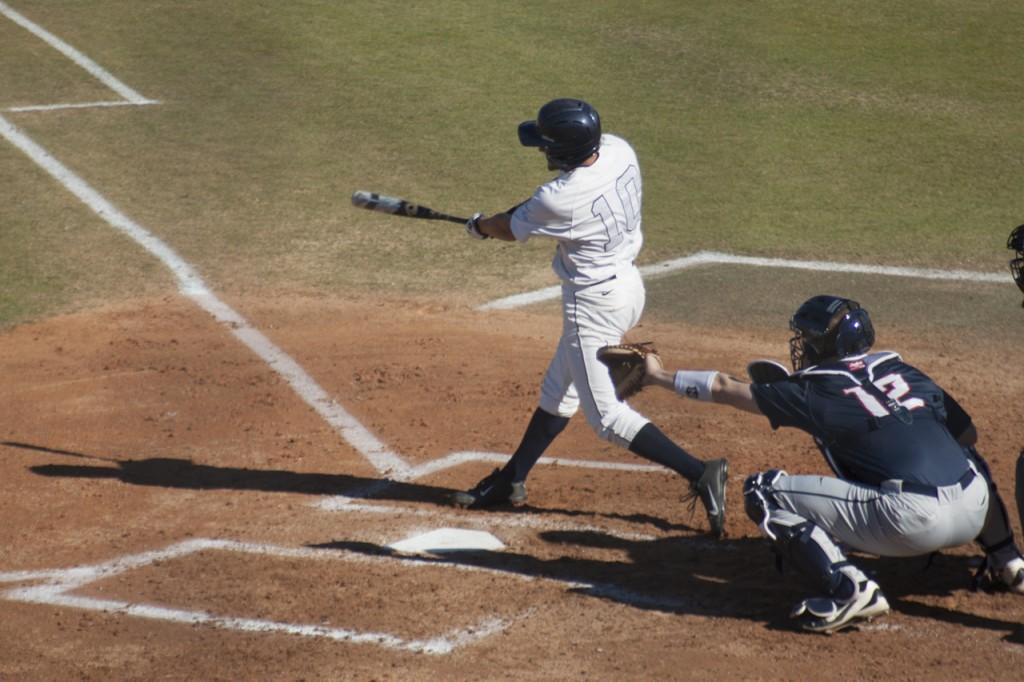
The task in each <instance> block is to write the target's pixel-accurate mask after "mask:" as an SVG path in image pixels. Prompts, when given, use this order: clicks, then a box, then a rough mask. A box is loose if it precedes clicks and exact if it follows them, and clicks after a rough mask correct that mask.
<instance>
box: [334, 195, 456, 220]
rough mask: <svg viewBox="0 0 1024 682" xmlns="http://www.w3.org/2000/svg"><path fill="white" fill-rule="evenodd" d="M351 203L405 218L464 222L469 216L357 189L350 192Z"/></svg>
mask: <svg viewBox="0 0 1024 682" xmlns="http://www.w3.org/2000/svg"><path fill="white" fill-rule="evenodd" d="M352 205H353V206H358V207H359V208H365V209H367V210H369V211H380V212H381V213H390V214H391V215H399V216H405V217H407V218H420V219H422V220H448V221H450V222H453V223H463V224H464V223H466V221H468V220H469V218H460V217H459V216H454V215H449V214H447V213H441V212H440V211H435V210H434V209H432V208H427V207H426V206H420V205H419V204H414V203H411V202H409V201H406V200H405V199H399V198H398V197H389V196H387V195H386V194H377V193H376V192H366V191H364V190H358V191H356V192H353V193H352Z"/></svg>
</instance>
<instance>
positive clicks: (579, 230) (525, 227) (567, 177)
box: [512, 134, 643, 286]
mask: <svg viewBox="0 0 1024 682" xmlns="http://www.w3.org/2000/svg"><path fill="white" fill-rule="evenodd" d="M642 196H643V189H642V184H641V181H640V164H639V163H638V162H637V158H636V153H635V152H634V151H633V148H632V147H631V146H630V145H629V143H628V142H626V141H625V140H623V139H622V138H620V137H616V136H615V135H608V134H605V135H602V136H601V147H600V153H599V155H598V158H597V161H596V162H595V163H593V164H592V165H590V166H580V167H578V168H574V169H573V170H571V171H568V172H565V173H562V174H561V175H559V176H558V177H556V178H554V179H552V180H551V181H549V182H546V183H544V184H543V185H541V186H540V187H538V188H537V191H536V192H534V194H533V196H532V197H530V199H529V200H528V201H527V202H526V203H524V204H523V205H522V206H520V207H519V208H518V209H517V210H516V211H515V213H513V214H512V234H513V236H515V238H516V239H517V240H518V241H521V242H525V241H527V240H528V239H529V238H530V237H532V236H534V235H539V236H545V237H552V238H554V239H556V240H558V247H557V249H556V250H555V257H554V260H553V261H552V263H551V267H552V268H553V269H554V271H555V274H556V275H558V277H559V278H560V279H561V280H562V281H563V282H567V283H570V284H574V285H577V286H586V285H588V284H593V283H596V282H601V281H603V280H607V279H608V278H610V277H613V276H614V275H616V274H617V273H618V272H619V271H620V270H621V269H622V267H623V266H628V265H629V264H631V263H632V262H633V260H634V259H635V258H636V256H637V254H638V253H640V247H641V246H642V245H643V234H642V232H641V230H640V222H641V219H640V206H641V199H642Z"/></svg>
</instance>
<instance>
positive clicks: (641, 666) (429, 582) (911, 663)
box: [0, 297, 1024, 680]
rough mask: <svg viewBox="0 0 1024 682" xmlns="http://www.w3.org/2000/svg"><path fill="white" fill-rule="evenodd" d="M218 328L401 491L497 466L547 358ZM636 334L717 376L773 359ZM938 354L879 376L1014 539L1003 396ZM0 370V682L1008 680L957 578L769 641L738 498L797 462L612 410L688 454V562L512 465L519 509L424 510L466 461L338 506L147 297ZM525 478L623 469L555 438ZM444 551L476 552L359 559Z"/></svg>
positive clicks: (309, 423) (306, 318)
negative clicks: (986, 466)
mask: <svg viewBox="0 0 1024 682" xmlns="http://www.w3.org/2000/svg"><path fill="white" fill-rule="evenodd" d="M239 309H242V310H246V311H247V315H248V317H249V319H250V320H251V322H252V323H253V324H254V325H255V326H256V327H258V328H260V329H262V330H264V331H265V333H266V334H267V336H268V337H269V338H271V339H272V340H273V342H274V343H276V344H278V345H280V346H281V347H282V348H285V349H287V350H288V352H289V353H291V354H292V355H293V357H294V358H295V359H296V361H298V362H299V363H300V364H301V365H302V366H303V367H305V368H306V370H307V371H308V372H309V374H310V375H311V376H313V377H315V378H316V379H317V381H318V382H319V383H320V384H321V385H322V386H323V388H324V389H325V390H326V391H327V393H328V394H330V395H331V396H333V397H335V399H337V400H338V401H339V402H340V403H341V404H342V405H343V406H344V407H345V409H347V410H348V411H349V412H350V413H351V414H352V415H353V416H354V417H355V418H356V419H358V420H359V421H360V422H361V423H362V424H363V425H365V427H366V428H367V429H369V431H370V432H372V433H373V434H375V435H376V436H377V437H378V438H379V439H381V441H382V442H384V443H385V444H386V446H387V447H388V448H391V450H392V451H394V452H396V453H399V454H400V455H401V457H402V458H404V459H405V460H406V461H407V462H409V463H410V464H411V465H422V464H424V463H427V462H430V461H432V460H438V459H439V458H443V457H445V456H447V455H449V454H451V453H456V452H469V453H507V452H509V451H510V450H511V449H512V448H513V447H514V445H515V442H516V441H517V439H518V437H519V435H520V430H521V428H522V427H523V424H524V420H525V419H526V418H527V417H528V415H529V414H530V413H531V412H532V410H533V408H534V404H535V397H536V386H537V383H538V381H539V379H540V376H541V374H542V372H543V370H544V367H545V364H546V362H547V358H548V353H549V352H550V349H551V348H552V347H553V345H554V343H555V342H556V337H555V333H556V331H557V329H558V328H559V321H558V319H557V318H556V317H553V316H552V315H551V314H549V313H545V312H537V311H534V312H502V313H480V312H474V311H472V310H469V309H466V308H460V307H448V306H442V305H439V304H429V305H428V304H418V303H413V302H408V301H404V302H402V301H399V302H395V301H389V302H383V301H355V302H338V301H330V300H324V299H322V298H319V299H294V298H293V299H270V300H260V301H243V302H240V305H239ZM481 330H482V331H481ZM643 334H644V336H645V337H650V338H656V339H658V340H659V345H660V346H661V347H662V348H663V349H664V352H665V353H666V355H668V356H669V357H673V358H687V364H690V365H691V366H695V367H712V366H714V367H721V368H723V369H728V370H731V371H736V372H738V371H740V370H741V369H742V367H743V365H744V364H745V362H746V360H747V359H749V358H751V357H756V356H759V355H761V354H763V353H762V352H763V349H764V348H765V347H766V344H769V343H777V341H778V340H777V339H768V338H765V337H764V336H763V333H761V332H754V331H750V330H741V329H737V330H725V331H711V330H701V329H695V328H691V329H685V330H684V329H681V328H679V327H675V326H672V325H667V324H666V325H645V327H644V329H643ZM886 340H887V341H888V342H890V343H891V344H892V345H893V346H894V347H899V341H900V340H899V339H896V338H892V337H889V338H887V339H886ZM908 343H909V341H908ZM968 343H969V341H968V340H965V339H962V338H958V339H955V340H954V341H952V342H951V343H949V344H946V345H944V346H943V347H942V348H941V349H938V350H928V349H927V348H924V347H921V345H920V344H919V345H913V344H911V345H909V346H908V347H903V348H901V350H905V352H906V355H907V357H908V359H910V360H911V361H913V362H916V363H917V364H919V365H921V366H922V367H924V368H926V369H927V370H929V371H930V373H931V374H932V375H933V376H935V377H936V378H937V379H939V380H940V381H943V382H946V383H948V384H949V386H950V388H951V389H952V388H954V387H955V389H954V392H955V393H956V394H957V395H958V397H960V398H962V402H964V403H965V405H966V406H967V407H968V409H969V410H970V411H971V412H972V414H973V416H974V417H975V421H976V422H977V424H978V426H979V430H980V431H981V434H982V441H981V444H982V451H983V453H984V454H986V456H987V457H988V458H989V460H990V463H991V465H992V467H993V469H994V472H995V475H996V477H997V480H998V481H1000V482H1001V483H1002V489H1003V491H1004V492H1005V493H1006V494H1007V495H1008V496H1009V498H1010V499H1008V500H1007V501H1008V503H1009V504H1010V505H1011V508H1012V511H1013V510H1015V508H1014V507H1013V501H1012V492H1011V491H1012V466H1013V462H1014V456H1015V452H1016V450H1017V449H1018V447H1019V445H1020V444H1022V443H1024V432H1022V426H1021V424H1020V423H1019V421H1020V420H1019V419H1018V420H1017V423H1014V424H1010V425H1007V424H1004V423H1003V422H1004V421H1005V418H1006V410H1005V409H1004V408H1003V407H1002V406H1004V405H1008V404H1012V403H1013V402H1014V401H1015V400H1019V392H1018V393H1017V394H1016V395H1015V394H1014V391H1019V383H1013V382H1011V383H1007V382H1006V381H1005V380H1004V379H1003V377H1002V370H1001V367H1000V364H999V362H998V358H1000V357H1001V356H1002V355H1001V354H1002V353H1005V352H1007V350H1008V349H1006V348H983V349H981V351H980V352H979V351H978V349H977V348H973V351H974V352H973V353H968V352H967V351H968V350H969V349H968V347H967V345H968ZM968 358H969V359H968ZM0 367H2V368H3V372H4V384H5V386H4V390H3V392H2V393H0V414H2V415H3V418H2V424H0V441H2V442H0V472H2V475H0V490H2V493H3V500H4V506H3V520H4V523H3V526H2V529H0V538H2V543H0V544H2V546H3V548H4V552H3V555H2V562H0V597H2V613H3V616H2V618H0V622H2V624H3V637H2V638H0V679H32V680H35V679H39V680H43V679H55V678H58V677H60V678H63V679H97V680H98V679H186V678H188V679H225V680H227V679H232V680H235V679H287V680H297V679H359V680H369V679H392V680H409V679H467V680H468V679H610V680H611V679H615V680H618V679H711V678H716V679H721V678H724V679H739V678H744V679H769V678H770V679H798V678H808V679H862V678H875V677H880V676H883V675H884V676H886V677H890V678H893V679H921V678H928V679H1013V678H1015V677H1016V676H1017V675H1018V672H1017V671H1018V670H1019V669H1020V667H1021V666H1022V664H1024V631H1022V626H1021V623H1022V621H1024V599H1022V598H1020V597H1015V596H1011V595H1008V594H985V593H972V592H970V591H969V589H968V585H969V577H970V573H971V568H970V565H969V564H970V559H971V557H974V556H977V552H976V550H975V549H974V548H971V547H965V548H961V549H959V550H956V551H950V552H946V553H943V554H942V555H941V556H937V557H935V558H934V559H933V561H932V562H931V565H930V566H929V567H927V568H926V561H925V559H923V558H922V559H913V560H901V561H895V560H878V559H876V558H871V557H861V558H860V560H861V561H862V564H863V565H864V566H865V567H866V568H867V569H869V570H871V571H874V572H876V573H877V577H878V580H879V581H880V582H881V584H882V586H883V588H884V589H885V590H886V593H887V595H888V597H889V599H890V601H891V602H892V604H893V608H894V610H893V613H892V614H890V615H889V616H887V617H885V618H883V619H880V620H878V621H876V622H875V623H873V624H871V625H869V626H866V627H864V628H862V629H860V630H859V631H852V632H848V633H842V634H839V635H836V636H832V637H825V636H812V635H806V634H802V633H798V632H795V631H793V630H792V628H791V627H790V626H789V624H788V623H787V618H786V613H787V609H788V607H789V606H790V605H791V603H792V602H793V601H795V600H796V599H798V598H799V597H800V596H802V593H801V591H800V590H799V588H798V586H797V585H796V581H795V580H792V579H788V578H787V577H784V576H779V575H777V573H776V571H775V568H774V566H773V562H772V560H771V555H770V554H769V551H768V549H767V546H766V545H765V544H764V542H763V541H762V540H761V539H760V538H759V537H758V536H757V534H756V529H755V528H754V527H753V525H752V524H751V523H750V522H749V521H748V520H747V519H746V517H745V516H744V514H743V513H742V509H741V507H740V506H739V504H738V500H739V486H740V484H741V481H742V478H743V477H744V476H745V475H746V474H747V473H750V472H752V471H755V470H757V469H759V468H765V467H767V466H769V465H771V466H782V467H784V468H786V469H788V470H790V471H791V472H792V471H800V472H813V471H821V472H824V468H823V467H824V464H823V463H822V462H821V460H820V457H819V456H818V455H817V453H816V451H815V450H813V448H812V447H811V445H810V443H809V441H807V440H806V439H805V438H803V437H801V436H800V435H799V434H796V433H785V432H780V433H774V434H773V433H771V432H770V430H769V429H768V427H767V425H766V424H764V423H762V422H761V420H760V419H757V418H754V417H748V416H746V415H742V414H734V413H732V412H730V411H728V410H727V409H726V408H720V407H718V406H699V407H698V408H697V409H693V408H692V407H691V406H690V405H687V404H686V403H684V402H681V401H679V400H677V399H675V398H674V397H673V396H671V395H668V394H656V393H653V392H646V393H644V394H641V396H639V397H638V398H637V399H636V401H635V404H636V405H637V406H638V407H639V408H640V409H641V411H643V412H645V413H646V414H647V415H648V416H650V417H652V418H653V419H654V420H655V421H656V422H658V423H659V424H660V425H661V426H662V427H663V428H664V430H666V431H667V432H668V433H670V434H672V435H673V436H675V437H677V438H678V439H679V440H680V442H682V443H683V444H684V445H685V446H687V447H688V448H690V449H692V450H693V451H694V452H695V453H697V454H699V455H701V456H705V457H711V456H726V457H729V458H730V461H731V466H732V477H731V479H730V484H729V489H730V496H731V497H730V501H731V506H730V515H729V520H728V535H729V537H728V538H727V539H726V540H725V541H723V542H720V543H715V542H712V541H710V540H708V539H707V538H706V537H705V536H704V535H703V529H704V524H705V521H704V518H703V514H702V512H701V511H700V510H699V509H698V510H697V511H696V513H694V514H693V515H691V514H690V512H689V510H688V509H687V508H686V507H685V506H684V505H683V504H682V503H681V502H680V501H679V499H680V493H681V490H682V487H681V485H680V483H679V481H678V480H677V479H676V478H675V477H674V476H671V475H668V474H666V473H663V472H660V471H649V470H645V469H635V470H634V469H628V468H623V469H612V470H605V469H596V468H591V467H573V466H568V465H567V463H565V462H563V463H562V464H558V465H542V466H540V467H538V469H537V470H536V471H535V473H534V474H533V476H532V477H531V479H530V484H529V485H530V505H529V506H528V507H526V508H525V509H523V510H519V511H515V512H500V513H480V512H465V511H458V510H454V509H451V508H449V507H447V506H446V505H445V504H444V499H445V495H446V494H447V493H448V492H450V491H451V490H454V489H457V488H461V487H465V486H467V485H471V484H472V483H473V482H475V481H476V480H477V479H478V478H479V477H480V476H481V475H482V474H484V473H486V472H487V471H489V469H490V467H492V466H493V464H492V463H491V462H490V461H487V459H486V457H484V456H483V455H479V454H478V455H476V456H470V455H467V456H466V459H465V461H464V462H463V463H461V464H458V465H455V466H450V467H447V468H440V467H439V468H437V469H436V471H434V473H427V474H425V475H423V476H420V477H418V478H415V480H410V481H406V482H403V483H394V484H392V485H390V486H386V487H383V488H381V489H379V490H377V491H376V492H374V493H373V494H372V496H370V497H366V498H359V499H355V498H353V495H355V494H356V493H358V492H359V491H362V492H363V493H365V492H366V491H367V490H371V486H373V484H374V483H375V482H376V481H378V480H380V479H381V475H380V474H379V473H378V472H377V471H376V470H375V468H374V467H373V466H372V465H371V464H370V463H369V462H368V461H367V459H366V458H365V457H364V456H363V455H361V454H360V453H359V452H358V451H356V450H355V449H354V448H353V447H352V446H350V445H349V444H347V443H346V442H345V440H344V439H343V438H342V437H341V436H340V435H339V433H338V432H336V431H335V430H334V429H333V428H332V427H330V426H328V425H327V424H325V422H324V421H323V420H322V419H321V418H320V417H319V416H318V415H317V414H316V413H315V412H314V411H313V410H311V409H310V408H309V407H308V406H307V405H306V404H304V403H303V402H302V401H301V400H299V399H298V398H297V397H296V395H295V394H294V392H293V391H292V390H291V388H290V387H289V386H288V384H287V383H285V382H284V381H283V380H282V379H281V378H280V376H279V375H277V374H275V373H274V372H273V371H272V370H271V369H270V368H269V367H268V366H267V365H266V364H264V363H263V362H262V361H261V360H260V359H259V358H258V357H256V356H255V355H253V354H252V353H251V352H250V351H249V350H248V349H246V348H245V347H244V346H242V345H241V344H240V343H238V342H237V341H236V340H235V339H234V338H233V337H231V336H230V334H228V333H227V330H226V329H224V328H223V327H221V326H220V325H218V324H217V323H215V322H213V321H212V320H211V319H210V318H209V317H207V316H206V315H205V313H203V312H201V311H199V310H198V309H196V308H194V307H193V306H191V305H190V304H189V303H188V302H186V301H184V300H182V299H179V298H177V297H168V298H166V299H160V300H147V301H137V302H134V303H133V304H130V305H123V306H118V307H111V308H106V309H103V310H100V311H94V312H89V313H81V314H76V315H69V316H64V317H60V318H55V319H51V320H47V321H45V322H40V323H36V324H26V325H22V326H19V327H16V328H14V329H13V330H10V331H8V332H5V333H4V334H3V336H2V337H0ZM548 454H549V455H550V456H551V457H555V458H561V459H565V460H586V461H588V462H605V463H622V464H628V465H635V464H645V463H644V462H640V461H639V460H636V459H635V458H633V457H631V456H630V455H629V454H628V453H625V452H624V451H621V450H617V449H615V448H613V447H611V446H609V445H607V444H604V443H602V442H600V441H598V440H597V439H596V438H595V437H594V436H593V435H592V434H591V433H590V431H589V429H588V428H587V427H586V425H585V423H584V422H583V420H582V419H579V420H574V421H573V423H572V424H571V425H570V427H569V430H568V431H567V432H566V434H565V435H564V436H563V438H561V439H560V440H559V441H558V442H557V443H556V444H555V446H554V447H553V448H552V451H551V452H550V453H548ZM442 527H454V528H467V529H480V530H487V531H489V532H491V533H492V534H493V535H494V536H496V537H497V538H499V539H500V540H501V541H502V542H503V543H504V544H505V545H506V549H505V550H504V551H501V552H475V553H466V554H457V555H443V556H429V555H428V556H423V557H418V558H415V557H409V556H401V555H395V554H393V553H391V552H390V551H389V550H388V549H387V547H386V545H387V544H388V543H391V542H394V541H397V540H400V539H403V538H406V537H409V536H412V535H415V534H417V533H420V532H425V531H428V530H432V529H436V528H442ZM68 569H77V570H75V571H71V570H68Z"/></svg>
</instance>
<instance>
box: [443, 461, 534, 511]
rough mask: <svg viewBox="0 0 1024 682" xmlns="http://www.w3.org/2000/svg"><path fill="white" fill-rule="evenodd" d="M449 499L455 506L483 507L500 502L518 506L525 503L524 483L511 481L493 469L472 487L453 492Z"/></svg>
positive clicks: (493, 505) (492, 505)
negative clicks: (463, 490)
mask: <svg viewBox="0 0 1024 682" xmlns="http://www.w3.org/2000/svg"><path fill="white" fill-rule="evenodd" d="M451 500H452V504H454V505H455V506H456V507H463V508H466V509H484V508H486V507H496V506H498V505H501V504H510V505H512V506H513V507H518V506H519V505H522V504H525V503H526V483H524V482H520V483H513V482H512V481H510V480H508V478H506V476H505V475H504V474H502V473H501V471H499V470H498V469H495V470H494V471H493V472H492V473H491V474H490V475H489V476H487V477H486V478H484V479H483V480H482V481H480V482H479V483H477V484H476V486H474V487H473V488H472V489H470V490H467V491H465V492H457V493H454V494H453V495H452V497H451Z"/></svg>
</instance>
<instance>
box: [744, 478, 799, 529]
mask: <svg viewBox="0 0 1024 682" xmlns="http://www.w3.org/2000/svg"><path fill="white" fill-rule="evenodd" d="M788 475H789V474H787V473H786V472H785V471H783V470H782V469H769V470H768V471H762V472H760V473H756V474H752V475H750V476H748V477H747V480H746V481H744V482H743V508H744V510H745V511H746V512H747V516H749V517H750V520H751V521H753V522H754V523H756V524H757V525H758V526H760V527H761V529H762V530H763V531H765V533H766V534H767V535H768V537H770V538H772V539H774V537H773V534H772V532H771V531H770V530H769V529H768V527H767V521H768V519H769V518H770V517H771V513H770V512H771V509H773V508H777V506H778V505H776V504H775V498H774V497H773V492H774V487H773V486H774V485H775V482H776V481H778V480H779V479H780V478H782V477H783V476H788Z"/></svg>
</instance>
